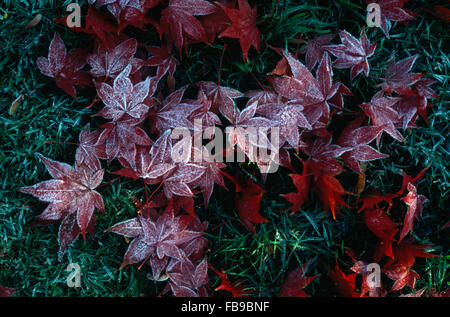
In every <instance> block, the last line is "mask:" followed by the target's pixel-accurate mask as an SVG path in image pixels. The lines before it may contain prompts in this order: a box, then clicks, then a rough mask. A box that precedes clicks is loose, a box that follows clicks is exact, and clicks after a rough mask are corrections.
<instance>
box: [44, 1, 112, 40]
mask: <svg viewBox="0 0 450 317" xmlns="http://www.w3.org/2000/svg"><path fill="white" fill-rule="evenodd" d="M108 17H109V16H108V15H107V14H105V13H104V12H101V11H99V10H96V9H95V7H93V6H91V5H90V6H89V8H88V13H87V15H86V19H85V27H81V26H80V27H78V26H73V25H72V24H70V25H69V24H67V22H68V21H71V15H70V14H69V15H66V16H65V17H62V18H59V19H58V18H55V19H53V21H55V22H57V23H61V24H63V25H64V26H66V27H68V28H69V29H70V30H72V31H75V32H81V33H86V34H94V35H95V36H97V37H98V38H99V39H100V40H101V41H102V43H103V44H104V45H107V44H108V42H109V39H110V36H111V34H116V33H118V30H117V26H115V25H113V24H112V23H111V22H110V21H109V19H108Z"/></svg>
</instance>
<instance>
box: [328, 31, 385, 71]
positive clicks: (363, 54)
mask: <svg viewBox="0 0 450 317" xmlns="http://www.w3.org/2000/svg"><path fill="white" fill-rule="evenodd" d="M339 37H340V38H341V41H342V44H340V45H328V46H325V48H326V50H327V51H328V52H330V53H331V54H333V55H334V56H336V57H337V60H336V61H335V62H334V63H333V66H334V67H336V68H348V67H350V68H351V73H350V76H351V79H353V78H355V77H356V76H357V75H358V74H359V73H361V72H364V75H366V77H367V76H368V75H369V71H370V68H369V62H368V61H367V58H369V57H370V56H372V55H373V53H374V52H375V48H376V46H377V44H376V43H374V44H370V42H369V40H368V39H367V36H366V35H364V36H363V37H361V39H360V40H358V39H356V38H355V37H354V36H352V35H351V34H350V33H348V32H347V31H345V30H344V31H340V32H339Z"/></svg>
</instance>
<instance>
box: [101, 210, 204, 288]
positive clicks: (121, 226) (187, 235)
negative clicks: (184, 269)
mask: <svg viewBox="0 0 450 317" xmlns="http://www.w3.org/2000/svg"><path fill="white" fill-rule="evenodd" d="M192 221H193V220H192V216H178V217H175V215H174V212H173V207H172V204H171V203H169V205H168V206H167V208H166V210H165V211H164V213H163V214H162V215H161V216H159V217H158V218H157V219H151V218H144V217H142V216H139V217H137V218H133V219H130V220H126V221H123V222H120V223H118V224H116V225H114V226H113V227H111V228H110V229H108V231H110V232H114V233H117V234H120V235H123V236H126V237H129V238H134V239H133V241H132V242H131V243H130V245H129V247H128V250H127V252H126V253H125V256H124V261H123V263H122V266H121V267H124V266H125V265H128V264H134V263H139V262H148V263H149V265H150V267H151V268H152V278H153V279H154V280H156V281H157V280H159V279H160V276H161V273H162V272H163V271H164V270H165V269H166V268H167V265H168V264H169V260H171V259H174V260H177V261H180V262H182V263H185V262H187V261H189V259H188V258H187V257H188V255H187V254H186V252H185V251H184V248H185V247H186V246H187V245H189V243H190V242H192V241H194V240H196V239H197V238H199V237H201V236H202V235H203V232H202V231H196V227H195V226H192V225H191V222H192ZM206 225H207V223H206ZM203 227H204V226H203Z"/></svg>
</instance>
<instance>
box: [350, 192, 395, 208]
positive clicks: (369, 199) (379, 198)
mask: <svg viewBox="0 0 450 317" xmlns="http://www.w3.org/2000/svg"><path fill="white" fill-rule="evenodd" d="M397 196H398V195H397V194H391V193H387V194H384V195H382V194H381V193H380V192H378V191H376V190H375V191H373V192H372V193H370V194H369V195H367V196H365V197H362V198H360V199H359V200H358V203H359V202H362V205H361V207H360V208H359V209H358V213H359V212H361V211H363V210H365V209H367V208H371V207H374V206H376V205H378V204H379V203H381V202H383V201H385V202H387V203H388V204H389V207H388V209H387V210H388V211H389V210H390V209H391V207H392V201H393V199H394V198H396V197H397Z"/></svg>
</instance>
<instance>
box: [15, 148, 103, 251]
mask: <svg viewBox="0 0 450 317" xmlns="http://www.w3.org/2000/svg"><path fill="white" fill-rule="evenodd" d="M36 156H37V157H38V158H39V159H40V160H41V161H42V162H43V163H44V165H45V167H46V168H47V170H48V172H49V173H50V175H51V176H52V177H53V178H54V179H52V180H48V181H43V182H40V183H38V184H35V185H33V186H29V187H22V188H20V189H19V191H20V192H22V193H27V194H31V195H33V196H34V197H36V198H38V199H39V200H41V201H43V202H48V203H50V204H49V205H48V206H47V208H46V209H45V210H44V211H43V212H42V213H41V214H40V215H39V216H37V218H38V219H39V220H43V221H48V220H50V221H58V220H62V219H64V220H63V222H62V223H61V226H60V234H59V236H60V251H61V252H63V251H64V249H65V248H66V247H67V245H69V244H70V243H71V242H72V241H73V240H74V239H75V238H76V237H77V236H78V234H79V233H80V231H81V233H82V234H83V237H84V238H85V232H86V230H87V229H88V226H89V224H90V223H91V219H92V218H93V217H92V216H93V213H94V209H95V208H97V209H99V210H100V211H101V212H105V208H104V206H103V199H102V196H101V195H100V194H99V193H98V192H97V191H95V190H94V189H95V188H97V187H98V186H99V185H100V183H101V182H102V180H103V174H104V170H97V171H95V172H93V171H92V170H91V169H90V168H89V167H88V166H86V165H84V164H78V162H76V164H75V168H73V167H71V166H70V165H68V164H65V163H61V162H57V161H53V160H51V159H48V158H46V157H44V156H43V155H41V154H39V153H37V154H36ZM69 223H71V225H69ZM65 226H67V227H71V228H73V227H75V228H73V229H71V230H72V231H73V232H74V233H73V235H72V236H74V237H73V239H72V240H70V239H69V240H70V241H61V237H63V238H64V237H65V236H64V234H65V233H66V230H63V229H64V227H65Z"/></svg>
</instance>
